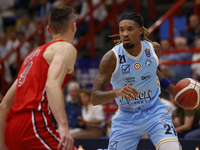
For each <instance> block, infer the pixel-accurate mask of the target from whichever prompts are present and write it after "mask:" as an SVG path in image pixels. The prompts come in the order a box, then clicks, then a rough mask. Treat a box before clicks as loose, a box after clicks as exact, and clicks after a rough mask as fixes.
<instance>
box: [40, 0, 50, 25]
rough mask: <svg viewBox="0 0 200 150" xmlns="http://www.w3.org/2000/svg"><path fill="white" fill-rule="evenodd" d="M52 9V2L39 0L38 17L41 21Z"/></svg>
mask: <svg viewBox="0 0 200 150" xmlns="http://www.w3.org/2000/svg"><path fill="white" fill-rule="evenodd" d="M51 9H52V3H51V2H49V1H48V0H40V17H41V21H42V22H44V21H45V16H46V15H47V14H49V13H50V11H51Z"/></svg>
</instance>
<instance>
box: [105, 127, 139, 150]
mask: <svg viewBox="0 0 200 150" xmlns="http://www.w3.org/2000/svg"><path fill="white" fill-rule="evenodd" d="M137 128H138V127H134V126H129V127H127V126H125V127H124V125H123V124H122V126H121V127H119V126H117V127H116V126H114V127H113V128H112V129H111V136H110V138H109V146H108V150H122V149H123V150H136V149H137V145H138V142H139V140H140V139H141V137H142V133H140V130H139V128H138V129H137Z"/></svg>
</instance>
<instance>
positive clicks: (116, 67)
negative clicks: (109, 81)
mask: <svg viewBox="0 0 200 150" xmlns="http://www.w3.org/2000/svg"><path fill="white" fill-rule="evenodd" d="M112 51H113V52H114V54H115V57H116V66H115V70H114V71H113V73H112V76H114V75H115V74H116V73H117V70H118V68H119V58H118V57H117V56H118V55H117V52H116V51H115V50H114V49H112Z"/></svg>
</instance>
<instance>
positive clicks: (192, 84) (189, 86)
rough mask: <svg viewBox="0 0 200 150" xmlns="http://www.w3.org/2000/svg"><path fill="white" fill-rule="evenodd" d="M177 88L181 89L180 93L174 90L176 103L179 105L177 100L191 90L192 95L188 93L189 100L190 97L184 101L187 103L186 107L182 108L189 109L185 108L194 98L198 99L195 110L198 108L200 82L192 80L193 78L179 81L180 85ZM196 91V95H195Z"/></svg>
mask: <svg viewBox="0 0 200 150" xmlns="http://www.w3.org/2000/svg"><path fill="white" fill-rule="evenodd" d="M176 86H178V87H179V89H181V90H180V91H179V90H178V89H177V90H176V89H175V90H174V94H175V101H176V102H177V103H179V101H177V99H178V98H179V96H181V94H183V93H184V92H186V91H188V90H190V93H188V96H189V98H187V97H188V96H187V97H185V98H187V99H186V100H184V101H186V103H185V104H184V106H181V107H183V108H186V109H187V107H185V106H187V104H188V102H189V101H190V99H191V98H192V97H193V96H195V99H196V98H197V99H196V104H195V106H194V108H196V107H198V105H199V102H200V100H199V98H200V94H199V89H200V83H199V82H198V81H196V80H195V79H192V78H186V79H183V80H181V82H180V81H179V83H178V84H177V85H176ZM194 91H195V92H196V93H194ZM189 94H190V95H189ZM194 94H195V95H194ZM194 108H193V109H194Z"/></svg>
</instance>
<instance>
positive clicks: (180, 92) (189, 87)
mask: <svg viewBox="0 0 200 150" xmlns="http://www.w3.org/2000/svg"><path fill="white" fill-rule="evenodd" d="M193 88H194V87H191V86H190V84H189V85H188V86H186V87H184V88H183V89H181V90H180V91H179V92H177V93H176V96H175V101H176V100H177V98H178V97H179V96H180V95H181V94H182V93H183V92H184V91H187V90H190V89H193Z"/></svg>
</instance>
